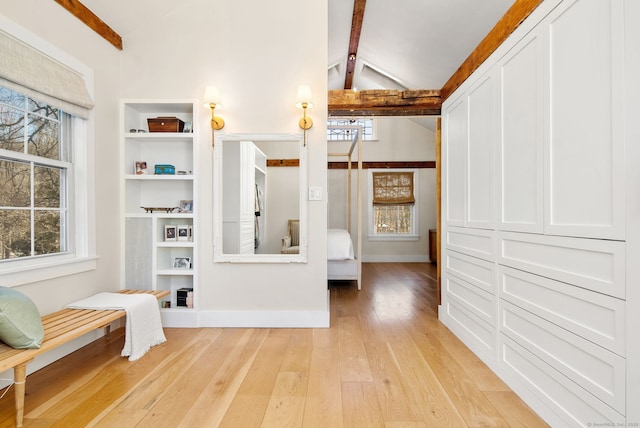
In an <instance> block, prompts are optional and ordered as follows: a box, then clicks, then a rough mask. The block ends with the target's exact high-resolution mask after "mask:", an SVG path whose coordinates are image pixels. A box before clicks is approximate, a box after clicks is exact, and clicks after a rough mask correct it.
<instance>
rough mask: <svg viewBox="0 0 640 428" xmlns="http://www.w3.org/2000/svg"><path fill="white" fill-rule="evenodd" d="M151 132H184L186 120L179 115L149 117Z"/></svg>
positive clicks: (148, 123)
mask: <svg viewBox="0 0 640 428" xmlns="http://www.w3.org/2000/svg"><path fill="white" fill-rule="evenodd" d="M147 125H148V126H149V132H182V131H184V122H183V121H182V120H180V119H178V118H177V117H163V116H160V117H156V118H149V119H147Z"/></svg>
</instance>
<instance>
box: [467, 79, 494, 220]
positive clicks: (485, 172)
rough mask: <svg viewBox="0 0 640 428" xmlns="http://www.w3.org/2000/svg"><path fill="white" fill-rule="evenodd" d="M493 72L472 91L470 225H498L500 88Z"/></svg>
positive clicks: (469, 158) (468, 181) (469, 152)
mask: <svg viewBox="0 0 640 428" xmlns="http://www.w3.org/2000/svg"><path fill="white" fill-rule="evenodd" d="M494 80H495V79H494V78H493V76H492V75H487V76H484V77H483V78H481V79H480V80H479V81H478V82H477V83H476V84H474V85H473V87H472V88H471V89H470V91H469V95H468V99H467V102H468V104H469V116H468V117H469V120H468V126H469V131H468V149H467V153H468V161H467V217H466V226H467V227H474V228H479V229H493V227H494V216H493V211H494V208H493V207H494V198H493V189H494V184H493V183H494V181H493V179H494V153H495V150H494V142H495V135H496V132H495V131H496V115H495V106H496V102H495V99H496V98H497V96H496V87H495V85H494Z"/></svg>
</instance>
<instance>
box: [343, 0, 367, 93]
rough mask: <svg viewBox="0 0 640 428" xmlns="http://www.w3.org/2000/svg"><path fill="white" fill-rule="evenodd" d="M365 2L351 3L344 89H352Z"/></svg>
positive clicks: (359, 0) (357, 0)
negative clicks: (351, 15)
mask: <svg viewBox="0 0 640 428" xmlns="http://www.w3.org/2000/svg"><path fill="white" fill-rule="evenodd" d="M366 2H367V0H355V1H354V2H353V17H352V18H351V36H350V37H349V52H347V72H346V74H345V78H344V88H345V89H351V88H352V87H353V74H354V72H355V69H356V58H357V56H358V45H359V44H360V33H361V32H362V20H363V18H364V8H365V4H366Z"/></svg>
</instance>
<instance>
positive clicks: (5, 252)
mask: <svg viewBox="0 0 640 428" xmlns="http://www.w3.org/2000/svg"><path fill="white" fill-rule="evenodd" d="M0 24H3V26H2V29H1V30H0V275H2V276H3V282H4V283H3V285H5V286H14V285H20V284H24V283H28V282H34V281H41V280H46V279H50V278H56V277H60V276H65V275H70V274H74V273H78V272H83V271H87V270H91V269H95V267H96V264H95V241H94V239H93V238H92V237H93V236H94V235H95V230H94V220H93V219H92V218H91V217H90V216H89V213H92V212H93V211H94V203H93V198H92V197H91V196H90V194H91V192H92V191H93V189H92V185H93V174H92V173H90V171H92V170H93V165H90V162H92V159H93V158H92V155H90V153H92V152H93V148H92V146H93V138H89V129H90V128H89V127H90V126H92V125H90V123H91V121H89V120H88V119H90V111H91V109H92V108H93V101H92V99H91V96H90V94H89V90H88V88H87V85H86V82H85V78H88V79H89V80H91V78H92V75H93V72H92V71H91V70H90V69H89V68H88V67H86V66H85V65H83V64H81V63H79V62H77V61H76V60H74V59H72V58H70V57H69V56H68V55H67V54H66V53H64V52H62V51H60V50H58V49H57V48H55V47H53V46H51V45H50V44H49V43H47V42H46V41H44V40H42V39H39V38H37V37H36V36H34V35H33V34H31V33H29V32H27V31H26V30H24V29H22V28H20V27H17V26H14V25H12V23H10V22H5V21H0ZM78 70H79V71H78Z"/></svg>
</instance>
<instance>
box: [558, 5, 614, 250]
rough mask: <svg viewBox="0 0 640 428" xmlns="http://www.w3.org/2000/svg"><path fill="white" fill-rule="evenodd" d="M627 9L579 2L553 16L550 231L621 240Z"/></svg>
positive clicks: (567, 234) (564, 6)
mask: <svg viewBox="0 0 640 428" xmlns="http://www.w3.org/2000/svg"><path fill="white" fill-rule="evenodd" d="M622 9H623V5H622V2H620V1H602V0H581V1H576V2H565V3H564V4H562V5H561V7H559V8H558V9H556V10H554V12H553V13H552V16H551V17H550V18H551V19H550V25H549V27H548V28H549V44H550V64H549V73H550V76H549V79H550V84H549V86H548V87H549V93H548V97H549V111H548V116H547V117H548V121H549V123H548V128H547V129H548V132H549V135H548V145H547V147H546V153H545V158H546V159H545V164H546V169H547V171H546V174H545V176H546V177H548V182H547V183H546V186H547V193H546V194H547V199H546V201H545V208H546V209H545V211H546V212H545V233H548V234H554V235H565V236H580V237H588V238H603V239H624V211H625V208H624V189H625V181H624V177H625V171H624V137H623V132H624V120H623V118H624V115H623V113H624V112H623V110H622V109H623V105H624V103H623V95H624V92H623V85H624V79H623V78H624V75H623V63H622V61H621V59H622V56H623V54H624V28H622V26H620V25H614V22H618V23H619V22H622V21H621V16H622V13H623V10H622Z"/></svg>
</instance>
